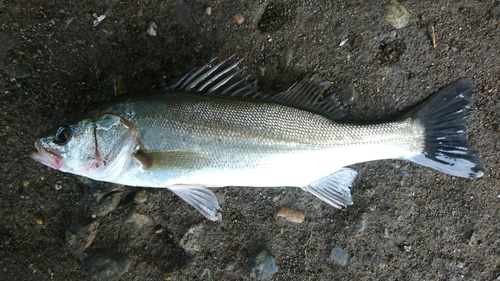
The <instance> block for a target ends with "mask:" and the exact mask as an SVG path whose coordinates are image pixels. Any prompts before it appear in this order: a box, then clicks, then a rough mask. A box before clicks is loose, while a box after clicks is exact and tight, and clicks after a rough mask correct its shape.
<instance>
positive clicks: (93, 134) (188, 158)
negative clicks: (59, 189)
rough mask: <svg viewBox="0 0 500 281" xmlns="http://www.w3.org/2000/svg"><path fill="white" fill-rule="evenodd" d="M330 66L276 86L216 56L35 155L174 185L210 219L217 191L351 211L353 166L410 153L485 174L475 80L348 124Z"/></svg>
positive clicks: (48, 142)
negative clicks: (254, 192)
mask: <svg viewBox="0 0 500 281" xmlns="http://www.w3.org/2000/svg"><path fill="white" fill-rule="evenodd" d="M329 86H330V82H328V81H326V80H325V78H324V77H323V76H321V75H320V74H315V75H313V76H312V77H309V78H306V79H304V80H302V81H300V82H298V83H295V84H294V85H292V86H291V87H290V88H289V89H288V90H286V91H284V92H282V93H280V94H277V95H270V94H265V93H263V92H261V91H260V90H259V88H258V87H257V86H256V83H255V82H252V81H251V80H250V79H249V77H248V76H245V75H243V67H242V60H241V59H240V60H236V59H234V57H230V58H228V59H226V60H223V61H221V62H220V63H215V60H211V61H210V62H208V63H207V64H206V65H204V66H203V67H200V68H199V69H197V70H192V71H190V72H189V73H187V74H186V75H184V76H183V77H182V78H181V79H179V80H177V81H176V82H174V83H173V84H172V85H171V86H169V87H168V88H167V89H166V90H165V91H162V92H161V93H158V94H151V95H145V96H141V97H127V98H122V99H117V100H115V101H112V102H111V103H109V104H106V105H102V106H100V107H98V108H96V109H94V110H91V111H89V112H87V113H85V114H83V115H82V116H80V117H79V118H76V119H74V121H70V122H67V123H63V124H62V125H60V126H58V127H56V128H54V129H52V130H50V131H49V132H47V133H45V134H43V135H41V136H40V137H37V138H36V140H35V148H34V149H33V151H32V152H31V154H30V155H29V156H30V157H31V158H32V159H34V160H36V161H38V162H40V163H42V164H44V165H46V166H49V167H51V168H54V169H57V170H60V171H62V172H67V173H72V174H76V175H81V176H84V177H88V178H91V179H93V180H97V181H105V182H111V183H116V184H122V185H127V186H138V187H152V188H167V189H169V190H171V191H172V192H173V193H174V194H176V195H177V196H179V197H180V198H182V199H183V200H184V201H186V202H187V203H188V204H189V205H191V206H192V207H194V208H195V209H196V210H198V211H199V212H200V213H201V214H202V215H204V216H205V217H206V218H208V219H209V220H212V221H218V220H220V219H221V218H222V217H221V211H220V206H219V204H218V202H217V198H216V197H215V195H214V193H213V192H212V191H211V190H210V188H215V187H225V186H247V187H281V186H290V187H299V188H301V189H302V190H304V191H306V192H309V193H311V194H313V195H314V196H316V197H317V198H319V199H320V200H322V201H324V202H325V203H327V204H329V205H331V206H333V207H336V208H342V207H345V206H348V205H352V204H353V200H352V194H351V187H352V185H353V183H354V180H355V178H356V176H357V172H356V171H355V170H354V169H352V168H350V167H348V166H350V165H352V164H356V163H361V162H367V161H374V160H383V159H400V160H406V161H410V162H413V163H416V164H419V165H422V166H425V167H428V168H432V169H435V170H438V171H440V172H443V173H445V174H449V175H453V176H457V177H463V178H479V177H481V176H483V174H484V172H483V170H484V168H483V164H482V160H481V157H480V156H479V154H478V153H477V152H476V150H475V149H474V148H472V146H471V144H470V142H469V140H468V138H467V133H466V125H467V122H468V120H469V117H470V115H471V112H472V110H473V92H474V81H473V79H472V78H462V79H459V80H457V81H455V82H452V83H451V84H449V85H447V86H445V87H443V88H441V89H440V90H439V91H437V92H436V93H434V94H433V95H432V96H430V97H429V98H427V99H426V100H425V101H423V102H422V103H421V104H420V105H417V106H416V107H415V108H413V109H412V110H410V111H408V112H407V113H406V114H404V115H402V116H401V117H399V118H396V119H394V120H391V121H384V122H370V123H366V122H365V123H359V124H358V123H355V122H354V123H349V122H343V121H342V119H343V117H345V116H346V114H347V109H346V107H345V106H344V105H343V103H342V102H341V101H339V99H338V97H337V96H335V95H329V96H328V95H325V91H326V89H327V88H328V87H329Z"/></svg>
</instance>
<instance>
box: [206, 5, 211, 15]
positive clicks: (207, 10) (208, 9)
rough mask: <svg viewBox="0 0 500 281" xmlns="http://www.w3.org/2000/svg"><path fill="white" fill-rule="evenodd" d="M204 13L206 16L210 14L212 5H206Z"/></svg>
mask: <svg viewBox="0 0 500 281" xmlns="http://www.w3.org/2000/svg"><path fill="white" fill-rule="evenodd" d="M205 14H207V16H210V15H211V14H212V7H207V8H206V9H205Z"/></svg>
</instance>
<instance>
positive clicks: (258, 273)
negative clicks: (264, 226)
mask: <svg viewBox="0 0 500 281" xmlns="http://www.w3.org/2000/svg"><path fill="white" fill-rule="evenodd" d="M277 272H278V268H277V267H276V261H275V260H274V258H273V256H271V253H269V252H268V251H267V250H263V251H262V252H260V253H259V254H257V255H256V256H255V257H254V258H253V265H252V269H251V270H250V277H252V278H256V279H257V280H264V279H267V278H269V277H271V276H273V275H274V274H276V273H277Z"/></svg>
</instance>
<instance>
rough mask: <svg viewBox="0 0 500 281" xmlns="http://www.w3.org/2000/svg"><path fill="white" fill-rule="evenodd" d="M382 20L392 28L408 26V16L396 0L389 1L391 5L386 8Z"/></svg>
mask: <svg viewBox="0 0 500 281" xmlns="http://www.w3.org/2000/svg"><path fill="white" fill-rule="evenodd" d="M384 20H385V21H386V22H387V23H389V24H390V25H392V26H393V27H394V28H397V29H399V28H403V27H405V26H406V25H407V24H408V22H409V21H410V14H409V13H408V11H406V9H405V7H403V5H401V4H400V3H399V2H398V1H397V0H391V3H390V4H389V5H388V6H387V12H386V14H385V17H384Z"/></svg>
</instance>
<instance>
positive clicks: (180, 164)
mask: <svg viewBox="0 0 500 281" xmlns="http://www.w3.org/2000/svg"><path fill="white" fill-rule="evenodd" d="M134 157H135V158H136V159H137V160H139V162H141V164H142V168H143V169H145V170H154V169H166V170H170V171H172V170H182V171H186V170H197V169H201V168H203V167H205V166H206V165H207V164H208V162H209V158H208V156H206V155H205V154H202V153H197V152H190V151H141V150H139V151H138V152H137V153H136V154H134Z"/></svg>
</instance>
